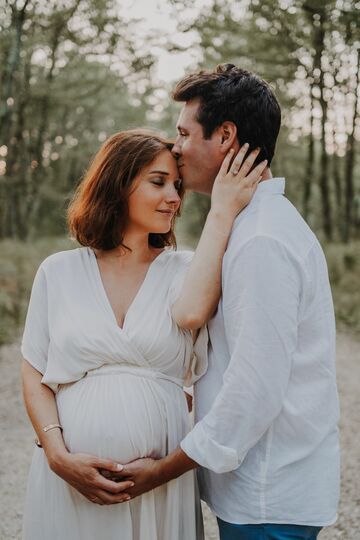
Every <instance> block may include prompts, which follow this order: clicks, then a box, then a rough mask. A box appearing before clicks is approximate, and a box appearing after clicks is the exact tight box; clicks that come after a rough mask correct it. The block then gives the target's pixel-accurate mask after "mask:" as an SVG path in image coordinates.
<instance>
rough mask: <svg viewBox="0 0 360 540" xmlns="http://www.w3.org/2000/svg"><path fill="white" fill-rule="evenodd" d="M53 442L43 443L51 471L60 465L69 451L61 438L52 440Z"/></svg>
mask: <svg viewBox="0 0 360 540" xmlns="http://www.w3.org/2000/svg"><path fill="white" fill-rule="evenodd" d="M54 443H55V444H54ZM54 443H53V444H45V445H43V449H44V452H45V455H46V459H47V461H48V464H49V467H50V469H51V470H53V471H55V469H57V468H58V467H61V466H62V465H63V464H64V462H65V461H66V459H67V458H68V456H69V451H68V449H67V448H66V446H65V443H64V441H63V439H62V438H61V440H57V441H56V442H55V441H54Z"/></svg>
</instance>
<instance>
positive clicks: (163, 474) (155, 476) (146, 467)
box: [106, 448, 198, 499]
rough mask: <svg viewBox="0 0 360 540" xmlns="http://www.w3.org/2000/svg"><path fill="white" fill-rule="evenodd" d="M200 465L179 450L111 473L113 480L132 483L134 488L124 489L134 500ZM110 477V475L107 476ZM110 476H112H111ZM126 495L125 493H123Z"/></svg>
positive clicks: (135, 462)
mask: <svg viewBox="0 0 360 540" xmlns="http://www.w3.org/2000/svg"><path fill="white" fill-rule="evenodd" d="M197 466H198V464H197V463H196V462H195V461H193V460H192V459H190V458H189V457H188V456H187V455H186V454H185V452H183V450H181V448H177V449H176V450H174V451H173V452H172V453H171V454H169V455H168V456H166V457H164V458H162V459H152V458H141V459H136V460H135V461H132V462H131V463H128V464H127V465H124V468H123V469H122V470H121V471H119V472H114V473H111V478H112V480H115V478H116V479H117V481H120V480H121V481H120V483H119V486H121V485H122V484H123V481H132V482H134V484H135V485H134V486H133V487H132V488H130V489H127V488H125V487H124V491H126V494H127V495H129V496H130V497H131V499H134V498H135V497H138V496H139V495H142V494H143V493H146V492H147V491H150V490H152V489H155V488H156V487H159V486H161V485H162V484H165V483H166V482H169V481H170V480H173V479H174V478H177V477H178V476H181V475H182V474H184V473H185V472H187V471H190V470H191V469H194V468H196V467H197ZM106 476H108V474H107V475H106ZM109 476H110V475H109ZM123 495H125V493H123Z"/></svg>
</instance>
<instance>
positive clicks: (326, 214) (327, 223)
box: [314, 9, 333, 240]
mask: <svg viewBox="0 0 360 540" xmlns="http://www.w3.org/2000/svg"><path fill="white" fill-rule="evenodd" d="M318 14H319V26H316V27H315V28H314V47H315V51H316V52H315V59H314V69H316V73H319V76H318V77H316V78H317V79H318V87H319V90H320V98H319V103H320V106H321V111H322V119H321V156H320V173H319V184H320V192H321V203H322V221H323V229H324V233H325V237H326V239H327V240H332V236H333V226H332V218H331V201H330V191H329V176H328V154H327V152H326V139H325V135H326V131H325V126H326V121H327V112H328V105H327V101H326V99H325V96H324V90H325V82H324V70H323V68H322V62H321V59H322V54H323V51H324V39H325V22H326V14H325V10H324V9H319V10H318Z"/></svg>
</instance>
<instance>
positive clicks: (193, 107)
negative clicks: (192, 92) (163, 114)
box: [176, 100, 199, 129]
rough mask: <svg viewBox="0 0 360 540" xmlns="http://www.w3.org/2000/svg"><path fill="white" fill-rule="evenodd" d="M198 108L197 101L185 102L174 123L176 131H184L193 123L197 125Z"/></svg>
mask: <svg viewBox="0 0 360 540" xmlns="http://www.w3.org/2000/svg"><path fill="white" fill-rule="evenodd" d="M198 107H199V103H198V102H197V100H196V101H195V100H192V101H187V102H186V103H184V105H183V108H182V109H181V111H180V114H179V118H178V121H177V123H176V127H177V129H186V127H187V126H190V125H193V124H194V123H196V124H198V121H197V119H196V113H197V110H198Z"/></svg>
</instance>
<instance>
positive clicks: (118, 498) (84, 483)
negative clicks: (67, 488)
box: [50, 453, 134, 505]
mask: <svg viewBox="0 0 360 540" xmlns="http://www.w3.org/2000/svg"><path fill="white" fill-rule="evenodd" d="M50 466H51V469H52V471H53V472H54V473H55V474H57V475H58V476H60V477H61V478H62V479H63V480H65V482H67V483H68V484H70V485H71V486H72V487H73V488H75V489H76V490H77V491H78V492H79V493H81V494H82V495H83V496H84V497H86V498H87V499H88V500H89V501H91V502H94V503H97V504H100V505H104V504H117V503H120V502H125V501H127V500H129V496H128V495H127V493H124V491H126V490H128V489H130V488H131V487H132V486H133V485H134V483H133V482H132V481H130V480H129V481H124V482H121V484H119V483H117V482H113V481H112V480H109V479H107V478H105V477H104V476H103V475H102V474H101V473H100V469H101V470H106V471H111V472H112V473H114V472H119V471H120V470H121V469H122V465H119V464H117V463H114V462H113V461H110V460H108V459H101V458H98V457H96V456H92V455H89V454H80V453H75V454H71V453H67V454H65V455H62V456H61V459H59V460H57V461H56V462H54V463H51V464H50Z"/></svg>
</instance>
